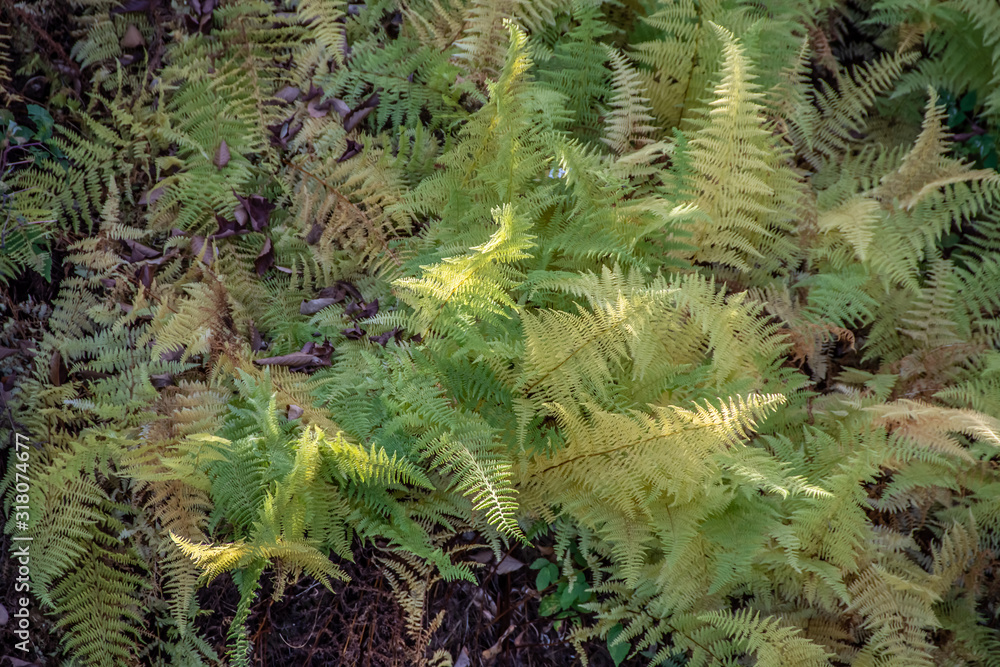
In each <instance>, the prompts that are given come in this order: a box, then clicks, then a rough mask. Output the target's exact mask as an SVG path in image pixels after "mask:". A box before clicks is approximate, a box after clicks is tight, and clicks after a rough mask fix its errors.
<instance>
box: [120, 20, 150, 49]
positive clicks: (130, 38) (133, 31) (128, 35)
mask: <svg viewBox="0 0 1000 667" xmlns="http://www.w3.org/2000/svg"><path fill="white" fill-rule="evenodd" d="M145 43H146V39H145V38H144V37H143V36H142V33H141V32H139V29H138V28H136V27H135V24H133V23H129V24H128V27H127V28H125V36H124V37H122V41H121V44H122V48H123V49H134V48H135V47H137V46H143V45H144V44H145Z"/></svg>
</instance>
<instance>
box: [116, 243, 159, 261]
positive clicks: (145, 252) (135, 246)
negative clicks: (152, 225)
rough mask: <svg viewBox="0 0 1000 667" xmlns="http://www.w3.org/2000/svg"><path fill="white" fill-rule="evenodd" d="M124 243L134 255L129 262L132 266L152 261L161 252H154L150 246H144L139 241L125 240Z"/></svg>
mask: <svg viewBox="0 0 1000 667" xmlns="http://www.w3.org/2000/svg"><path fill="white" fill-rule="evenodd" d="M123 242H124V243H125V245H126V246H128V249H129V250H131V251H132V254H131V255H130V256H129V258H128V260H127V261H128V262H129V263H130V264H131V263H135V262H140V261H142V260H144V259H152V258H154V257H157V256H158V255H159V254H160V251H159V250H153V249H152V248H150V247H149V246H146V245H143V244H141V243H139V242H138V241H133V240H131V239H125V240H124V241H123Z"/></svg>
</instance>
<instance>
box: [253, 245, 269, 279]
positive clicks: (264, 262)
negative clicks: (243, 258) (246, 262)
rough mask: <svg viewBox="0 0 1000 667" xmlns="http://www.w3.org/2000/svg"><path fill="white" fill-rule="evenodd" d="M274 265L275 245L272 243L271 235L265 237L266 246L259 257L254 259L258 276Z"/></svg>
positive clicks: (254, 266)
mask: <svg viewBox="0 0 1000 667" xmlns="http://www.w3.org/2000/svg"><path fill="white" fill-rule="evenodd" d="M272 266H274V246H273V245H271V237H267V238H266V239H264V246H263V247H262V248H261V249H260V253H259V254H258V255H257V259H255V260H254V261H253V268H254V271H256V272H257V275H258V276H262V275H264V274H265V273H267V270H268V269H270V268H271V267H272Z"/></svg>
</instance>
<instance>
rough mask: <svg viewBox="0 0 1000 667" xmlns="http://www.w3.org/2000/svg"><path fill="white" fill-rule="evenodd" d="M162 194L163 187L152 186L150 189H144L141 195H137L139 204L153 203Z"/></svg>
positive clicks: (147, 204)
mask: <svg viewBox="0 0 1000 667" xmlns="http://www.w3.org/2000/svg"><path fill="white" fill-rule="evenodd" d="M162 196H163V188H162V187H159V188H153V189H152V190H148V191H146V192H145V193H144V194H143V195H142V196H141V197H139V202H138V204H139V206H149V205H150V204H152V203H154V202H155V201H156V200H157V199H159V198H160V197H162Z"/></svg>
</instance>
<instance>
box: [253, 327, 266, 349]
mask: <svg viewBox="0 0 1000 667" xmlns="http://www.w3.org/2000/svg"><path fill="white" fill-rule="evenodd" d="M265 347H266V346H265V345H264V338H263V336H261V335H260V331H258V330H257V327H256V326H255V325H254V323H253V322H251V323H250V349H251V350H253V351H254V352H260V351H261V350H263V349H264V348H265Z"/></svg>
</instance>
